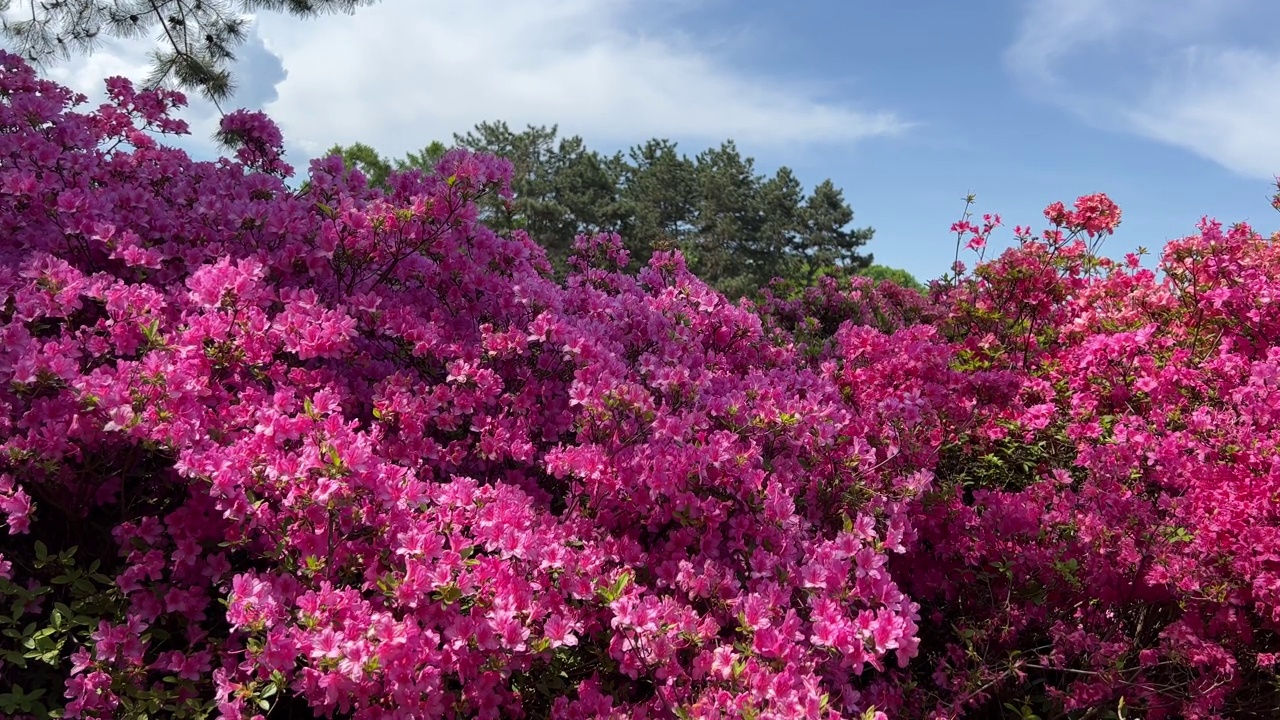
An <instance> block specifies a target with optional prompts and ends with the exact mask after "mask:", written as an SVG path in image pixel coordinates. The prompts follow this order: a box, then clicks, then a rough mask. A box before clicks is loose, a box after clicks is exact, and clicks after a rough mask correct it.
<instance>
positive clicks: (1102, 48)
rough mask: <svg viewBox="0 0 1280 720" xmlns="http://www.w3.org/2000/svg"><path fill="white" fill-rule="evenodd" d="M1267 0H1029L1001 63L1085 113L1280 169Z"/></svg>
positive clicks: (1229, 160) (1222, 156)
mask: <svg viewBox="0 0 1280 720" xmlns="http://www.w3.org/2000/svg"><path fill="white" fill-rule="evenodd" d="M1277 16H1280V13H1278V12H1277V8H1276V7H1275V6H1274V5H1273V4H1272V3H1269V2H1266V0H1185V1H1184V2H1179V3H1167V2H1161V1H1160V0H1031V1H1030V2H1028V3H1027V4H1026V5H1025V8H1024V13H1023V15H1022V17H1021V22H1020V23H1019V26H1018V28H1019V29H1018V33H1017V37H1016V39H1015V40H1014V42H1013V43H1012V45H1011V46H1010V47H1009V49H1008V50H1007V52H1006V54H1005V61H1006V64H1007V66H1008V68H1009V70H1010V71H1011V73H1012V74H1013V75H1014V76H1015V77H1016V78H1017V79H1018V80H1019V81H1020V82H1021V83H1022V85H1023V87H1024V88H1025V89H1026V90H1027V91H1028V92H1030V93H1031V94H1033V95H1035V96H1036V97H1038V98H1040V99H1042V100H1046V101H1049V102H1053V103H1057V104H1059V105H1060V106H1061V107H1063V108H1064V109H1067V110H1069V111H1071V112H1074V113H1076V114H1078V115H1079V116H1080V117H1081V118H1082V119H1083V120H1085V121H1086V122H1089V123H1092V124H1096V125H1100V126H1103V127H1108V128H1111V129H1116V130H1122V131H1127V132H1131V133H1135V134H1138V135H1142V136H1145V137H1147V138H1150V139H1152V140H1156V141H1159V142H1163V143H1167V144H1170V145H1174V146H1177V147H1181V148H1183V149H1185V150H1188V151H1190V152H1193V153H1196V154H1198V155H1200V156H1202V157H1205V158H1207V159H1209V160H1211V161H1213V162H1216V163H1218V164H1219V165H1222V166H1223V167H1226V168H1227V169H1229V170H1232V171H1234V172H1236V173H1239V174H1241V175H1246V176H1250V177H1260V178H1270V177H1271V176H1273V175H1274V174H1275V173H1277V172H1280V135H1277V134H1276V132H1275V118H1276V117H1277V111H1280V52H1277V51H1275V50H1274V44H1273V43H1271V42H1267V41H1269V40H1270V38H1268V37H1267V36H1266V35H1262V34H1259V33H1258V29H1259V28H1261V27H1265V26H1269V27H1274V21H1275V20H1276V19H1277Z"/></svg>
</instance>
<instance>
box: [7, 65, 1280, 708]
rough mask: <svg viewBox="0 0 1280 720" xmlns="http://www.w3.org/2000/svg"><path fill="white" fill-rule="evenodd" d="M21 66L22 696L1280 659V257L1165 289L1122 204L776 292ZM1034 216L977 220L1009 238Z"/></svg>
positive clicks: (565, 696) (899, 688)
mask: <svg viewBox="0 0 1280 720" xmlns="http://www.w3.org/2000/svg"><path fill="white" fill-rule="evenodd" d="M107 87H108V91H109V96H110V102H109V103H108V104H106V105H104V106H103V107H100V108H98V109H96V110H92V111H88V112H85V111H82V110H80V109H79V106H80V105H82V104H83V103H84V98H82V97H77V96H75V95H74V94H72V93H71V92H70V91H68V90H66V89H65V88H62V87H60V86H58V85H56V84H54V83H51V82H47V81H44V80H41V79H39V78H38V77H36V75H35V74H34V73H33V72H32V70H31V69H30V68H29V67H28V66H27V65H25V64H24V63H23V62H22V61H21V60H19V59H18V58H16V57H14V56H12V55H7V54H0V97H3V103H0V228H3V230H4V233H3V236H0V521H2V522H4V523H5V524H6V530H7V536H6V539H5V543H4V545H3V550H0V552H3V555H2V556H0V594H2V595H3V596H4V599H5V600H6V602H5V603H3V604H0V610H6V609H7V610H6V612H7V614H5V615H2V616H0V632H3V636H4V640H0V679H2V680H3V684H0V713H2V714H4V715H5V716H34V717H47V716H49V715H50V713H60V714H62V715H63V716H65V717H71V718H75V717H130V718H135V717H136V718H141V717H152V716H164V717H207V716H214V715H216V716H220V717H227V718H252V717H265V716H271V715H277V714H278V715H279V716H284V715H286V714H289V715H292V714H293V713H298V714H300V715H305V714H312V715H316V716H334V715H336V716H342V717H354V718H398V717H405V718H409V717H413V718H445V717H479V718H499V717H535V718H538V717H548V718H564V719H566V720H576V719H584V720H585V719H586V718H631V717H638V718H645V717H652V718H671V717H679V718H733V717H749V718H839V717H865V718H884V717H887V715H894V716H901V717H925V716H935V717H953V716H961V715H965V714H973V715H976V716H979V717H985V716H991V714H992V713H993V712H999V711H1002V710H1004V711H1007V712H1009V713H1012V716H1018V717H1031V716H1035V713H1036V712H1045V711H1067V712H1070V711H1074V710H1077V709H1079V710H1089V711H1093V712H1101V711H1102V710H1103V709H1106V708H1110V709H1112V710H1115V709H1116V708H1121V709H1120V710H1118V711H1116V712H1117V714H1123V712H1124V709H1123V708H1124V707H1133V708H1137V709H1138V711H1140V712H1143V713H1145V714H1146V715H1147V716H1149V717H1159V716H1161V714H1164V715H1165V716H1173V715H1179V716H1200V717H1209V716H1211V715H1213V714H1214V713H1219V714H1225V713H1229V712H1234V713H1243V712H1246V711H1248V710H1249V709H1250V705H1249V703H1255V706H1258V707H1261V706H1260V705H1256V704H1257V703H1266V702H1272V703H1273V706H1274V700H1275V696H1274V695H1272V696H1268V695H1266V694H1265V693H1266V692H1270V690H1267V688H1268V687H1271V686H1270V685H1268V683H1272V684H1274V679H1275V675H1274V673H1273V671H1272V666H1273V664H1274V659H1275V657H1276V655H1275V654H1276V653H1277V652H1280V646H1278V645H1280V642H1278V641H1277V637H1276V634H1275V627H1276V622H1277V620H1278V619H1280V607H1278V602H1280V557H1277V556H1276V555H1275V553H1274V548H1275V546H1276V540H1277V537H1276V528H1277V525H1278V524H1280V523H1278V520H1280V518H1278V517H1277V513H1278V512H1280V510H1278V507H1280V506H1278V505H1277V503H1280V494H1278V493H1277V487H1280V483H1278V482H1277V481H1278V480H1280V476H1278V475H1277V472H1280V471H1277V470H1276V469H1275V468H1276V466H1277V463H1276V450H1275V448H1276V447H1280V437H1276V436H1275V433H1276V432H1277V431H1276V429H1275V428H1276V427H1277V421H1278V420H1280V406H1277V404H1276V402H1277V401H1276V400H1275V399H1274V398H1275V397H1276V393H1274V392H1272V386H1273V385H1275V383H1276V381H1277V378H1280V350H1276V349H1275V347H1276V345H1277V343H1276V340H1277V338H1278V336H1280V324H1277V323H1280V320H1277V318H1276V316H1275V313H1274V312H1272V311H1271V309H1270V306H1271V303H1272V302H1273V298H1275V297H1276V289H1277V288H1276V283H1277V282H1280V281H1278V280H1276V279H1275V278H1277V277H1280V276H1278V275H1277V271H1280V254H1277V251H1276V250H1275V249H1274V246H1273V245H1272V244H1271V243H1270V242H1269V241H1266V240H1263V239H1261V238H1260V237H1259V236H1257V235H1255V234H1253V233H1252V231H1250V230H1248V229H1247V228H1244V227H1237V228H1233V229H1231V230H1229V231H1223V230H1222V229H1221V228H1220V227H1219V226H1217V225H1214V224H1212V223H1208V222H1206V223H1205V225H1204V227H1203V231H1202V233H1201V235H1200V236H1198V237H1194V238H1188V239H1186V240H1183V241H1180V242H1177V243H1173V244H1171V245H1170V247H1169V248H1168V249H1167V250H1166V252H1165V256H1164V261H1163V270H1164V277H1163V278H1159V277H1157V276H1156V275H1155V274H1154V273H1152V272H1150V271H1147V270H1142V269H1140V268H1139V267H1138V262H1137V258H1136V257H1135V258H1132V259H1131V262H1129V263H1128V264H1126V265H1116V264H1113V263H1111V262H1110V261H1106V260H1103V259H1099V258H1098V257H1097V255H1096V253H1095V252H1094V250H1095V249H1096V248H1095V247H1094V246H1095V245H1096V241H1097V240H1098V239H1099V238H1101V237H1102V236H1103V235H1105V234H1107V233H1109V232H1110V231H1111V230H1112V229H1114V227H1115V225H1116V223H1118V221H1119V210H1118V208H1116V207H1115V206H1114V205H1113V204H1112V203H1111V202H1110V201H1109V200H1108V199H1107V198H1106V197H1105V196H1101V195H1098V196H1090V197H1087V198H1082V199H1081V201H1080V202H1079V203H1078V204H1077V206H1076V208H1075V210H1073V211H1067V210H1066V209H1065V208H1064V207H1063V206H1061V205H1057V204H1055V205H1054V206H1051V207H1050V208H1049V210H1048V211H1047V216H1048V219H1049V221H1050V223H1051V224H1052V225H1053V226H1054V229H1052V230H1050V231H1048V232H1047V233H1046V234H1045V235H1043V236H1042V237H1041V238H1039V239H1033V238H1032V236H1031V235H1030V232H1029V231H1023V230H1019V231H1018V234H1019V236H1020V237H1021V238H1022V240H1023V242H1022V245H1021V246H1020V247H1018V248H1016V249H1014V250H1012V251H1010V252H1008V253H1006V254H1005V255H1003V256H1001V257H1000V258H997V259H996V260H994V261H991V262H983V263H979V265H978V266H977V268H975V270H974V272H973V273H972V274H970V275H965V276H962V277H957V278H956V280H955V282H952V283H948V284H937V285H935V287H934V288H933V289H932V291H931V296H930V297H929V298H925V297H923V296H921V295H920V294H919V293H915V292H912V291H903V290H901V289H895V288H894V287H893V286H892V285H883V284H882V285H880V286H875V285H874V284H872V283H870V282H869V281H866V280H854V281H852V282H851V283H850V284H848V285H843V286H842V285H839V284H837V283H836V282H835V281H829V282H826V283H824V284H822V285H820V286H819V287H817V288H814V289H811V290H809V291H807V292H806V293H804V294H802V295H800V296H799V297H796V298H794V299H789V300H788V299H779V298H775V297H771V296H767V295H766V297H765V298H764V299H763V301H762V302H761V303H760V305H759V306H754V305H751V304H746V303H744V304H740V305H734V304H730V303H728V302H727V301H726V300H725V299H724V298H723V297H722V296H720V295H719V294H717V293H715V292H714V291H712V290H710V289H709V288H708V287H707V286H706V285H705V284H703V283H702V282H700V281H699V280H698V279H697V278H695V277H694V276H692V275H691V274H690V273H689V272H688V270H687V268H686V267H685V265H684V261H683V259H682V258H681V257H680V256H679V255H678V254H674V253H662V252H660V253H657V254H655V256H654V257H653V259H652V261H651V262H650V263H649V264H648V266H647V267H646V268H645V269H643V270H642V271H641V272H640V273H639V274H637V275H634V276H632V275H628V274H626V273H625V272H623V271H622V268H624V267H626V265H627V261H628V259H627V257H626V253H625V251H624V250H623V248H622V245H621V241H620V239H619V238H617V237H615V236H601V237H591V238H587V237H584V238H580V239H579V241H578V243H577V245H576V249H575V252H576V253H577V254H576V256H575V257H574V258H573V259H572V261H571V265H572V272H571V273H570V275H569V277H568V279H567V280H566V281H565V282H564V283H558V282H557V281H555V280H554V279H553V275H552V273H551V272H550V266H549V264H548V263H547V260H546V257H545V255H544V254H543V252H542V251H541V250H540V249H539V248H538V247H536V246H535V245H534V244H532V243H531V242H529V240H528V239H527V238H526V237H524V236H523V235H522V234H520V233H519V232H516V233H514V234H513V235H512V236H511V237H500V236H498V235H496V234H495V233H493V232H492V231H490V230H489V229H487V228H486V227H485V225H484V223H483V217H482V212H481V211H480V210H479V209H478V207H480V205H478V204H477V201H478V200H481V199H483V198H484V197H485V196H488V195H492V194H498V195H503V194H505V193H506V192H507V178H508V177H509V174H510V167H509V166H508V165H507V164H506V163H505V162H504V161H499V160H496V159H493V158H489V157H482V156H476V155H471V154H467V153H463V152H452V153H450V154H448V155H446V156H445V157H444V158H443V159H442V161H441V163H440V165H439V167H438V168H437V170H436V172H435V173H432V174H424V173H422V172H418V171H414V172H409V173H404V174H400V175H397V176H393V177H392V178H391V179H390V180H389V182H388V187H387V188H386V189H376V190H375V189H370V188H369V187H368V185H367V183H366V182H365V180H364V178H363V177H362V176H361V175H360V174H359V173H358V172H347V171H346V170H345V169H344V168H343V166H342V163H341V160H340V159H339V158H328V159H325V160H319V161H315V162H313V163H312V164H311V167H310V172H309V176H308V179H307V182H306V183H305V185H304V188H303V189H302V190H300V191H294V190H291V189H290V188H289V187H288V186H286V184H285V179H286V178H288V177H290V176H291V173H292V168H291V167H290V166H289V165H288V164H286V163H285V162H284V160H283V155H282V152H281V138H280V134H279V131H278V130H277V129H276V128H275V126H274V125H272V124H271V123H270V121H269V120H267V118H265V117H264V116H262V115H260V114H257V113H249V112H237V113H233V114H231V115H228V116H227V118H226V119H225V120H224V123H223V128H222V137H223V139H224V140H225V141H227V142H228V143H230V144H232V145H233V146H234V149H235V159H234V160H231V159H220V160H218V161H216V162H193V161H192V160H191V159H190V158H188V157H187V156H186V155H185V154H184V153H182V152H181V151H178V150H175V149H172V148H169V147H165V146H164V145H162V144H160V143H159V142H157V140H156V139H155V135H158V134H159V135H163V134H166V133H181V132H185V126H184V125H183V124H182V123H181V121H179V120H176V119H174V118H172V117H171V116H170V113H171V112H172V111H173V110H174V109H175V108H177V107H179V106H181V105H182V103H183V99H182V97H181V96H180V95H178V94H176V93H172V92H167V91H158V92H138V91H136V90H135V89H134V88H133V87H132V86H131V85H130V84H129V83H128V82H126V81H124V80H120V79H113V80H109V81H108V83H107ZM997 225H998V219H988V220H987V221H985V222H984V224H983V225H982V226H981V227H975V226H972V225H967V224H966V226H965V227H962V228H960V232H961V233H962V234H964V233H971V234H972V235H973V237H972V238H970V241H969V243H968V245H969V246H970V247H971V248H973V249H976V250H981V248H982V247H983V246H984V245H985V240H986V237H987V236H989V235H990V233H991V232H993V231H994V229H995V227H996V226H997Z"/></svg>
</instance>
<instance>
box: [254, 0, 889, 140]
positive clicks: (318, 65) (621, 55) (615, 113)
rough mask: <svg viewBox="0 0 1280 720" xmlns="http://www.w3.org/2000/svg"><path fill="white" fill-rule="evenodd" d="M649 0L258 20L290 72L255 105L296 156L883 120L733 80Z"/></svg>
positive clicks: (863, 129) (514, 3) (797, 136)
mask: <svg viewBox="0 0 1280 720" xmlns="http://www.w3.org/2000/svg"><path fill="white" fill-rule="evenodd" d="M671 9H672V4H671V3H667V2H662V1H660V0H542V1H540V2H527V0H489V1H488V2H484V3H461V2H450V3H445V2H435V1H429V0H383V2H381V3H379V4H377V5H375V6H373V7H370V8H365V9H362V10H360V11H358V12H357V13H356V14H355V15H353V16H336V17H329V18H322V19H318V20H312V21H307V22H296V21H290V20H287V19H283V18H278V17H262V18H260V19H259V22H260V24H259V26H258V32H259V33H260V34H261V36H262V37H263V39H264V41H265V42H266V44H267V47H268V48H270V49H271V50H272V51H273V52H274V53H276V54H277V55H278V56H279V57H280V58H281V59H282V61H283V63H284V66H285V69H286V71H287V73H288V77H287V79H286V80H284V81H283V82H281V83H280V84H279V85H278V86H277V91H278V93H279V98H278V99H277V100H276V101H275V102H272V103H269V104H268V105H267V107H266V109H267V111H268V113H269V114H270V115H272V116H273V117H274V118H276V119H277V121H279V122H280V123H281V126H282V128H283V130H284V131H285V135H286V137H290V138H292V139H293V140H294V141H295V142H298V143H299V144H300V145H301V146H302V147H303V148H304V149H305V150H306V151H308V152H316V151H319V150H323V149H324V148H325V147H328V146H330V145H332V144H333V143H335V142H339V143H344V144H346V143H350V142H355V141H362V142H365V143H368V144H370V145H373V146H375V147H377V148H379V149H380V150H381V151H383V152H384V153H388V154H391V155H399V154H401V153H403V152H405V151H408V150H415V149H417V148H420V147H422V146H423V145H425V144H427V143H428V142H430V141H431V140H436V139H439V140H449V139H450V138H451V137H452V134H453V133H454V132H463V131H466V130H469V129H470V128H471V127H472V126H474V125H475V124H476V123H477V122H481V121H485V120H505V121H507V122H508V123H509V124H511V125H512V127H516V128H519V127H523V126H524V125H525V124H529V123H532V124H547V125H551V124H558V125H560V127H561V129H562V131H564V132H566V133H573V134H581V135H583V136H584V137H585V138H586V139H587V140H588V142H589V143H590V144H592V145H593V146H596V145H598V144H599V143H601V142H606V141H610V140H613V141H617V142H619V143H621V144H630V143H635V142H640V141H642V140H645V139H647V138H650V137H655V136H658V137H673V138H697V139H703V140H707V141H712V142H718V141H720V140H723V139H725V138H727V137H733V138H734V139H736V140H739V141H740V142H743V143H751V144H803V143H810V142H854V141H858V140H862V139H866V138H870V137H874V136H879V135H887V134H892V133H896V132H900V131H901V130H903V129H904V128H905V127H906V124H905V123H904V122H903V121H901V120H899V119H898V118H897V117H895V116H894V115H893V114H892V113H889V112H875V111H871V112H867V111H863V110H859V109H857V108H855V107H853V106H851V105H844V104H836V103H831V102H825V101H822V100H820V99H818V98H817V97H816V96H815V95H813V94H812V93H809V92H807V91H806V89H804V88H800V87H796V86H794V85H788V84H785V83H783V82H781V81H774V80H770V79H767V78H757V77H750V76H747V75H745V74H743V73H741V72H738V71H735V70H734V68H733V67H732V66H731V64H730V62H729V61H727V60H726V59H725V58H723V57H721V56H718V55H717V54H716V53H715V52H712V51H707V50H703V49H701V48H700V47H699V46H698V45H697V44H696V43H695V42H694V41H692V40H691V39H690V38H688V37H686V36H683V35H681V34H679V33H676V32H653V31H642V30H640V29H636V28H639V27H641V26H644V27H652V26H654V25H655V24H657V23H655V15H657V14H661V13H666V12H668V11H671Z"/></svg>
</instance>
